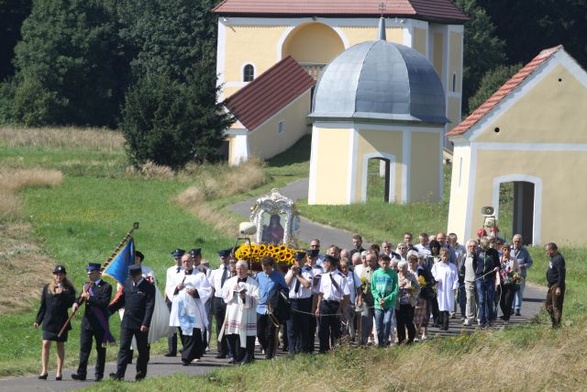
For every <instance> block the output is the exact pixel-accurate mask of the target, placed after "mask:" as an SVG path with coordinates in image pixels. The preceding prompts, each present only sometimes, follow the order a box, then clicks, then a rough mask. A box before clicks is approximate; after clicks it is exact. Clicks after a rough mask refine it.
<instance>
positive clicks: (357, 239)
mask: <svg viewBox="0 0 587 392" xmlns="http://www.w3.org/2000/svg"><path fill="white" fill-rule="evenodd" d="M364 250H365V249H364V248H363V237H361V235H359V234H355V235H353V249H351V251H350V256H351V257H353V254H355V253H356V252H359V253H361V252H362V251H364ZM336 257H337V258H338V256H336Z"/></svg>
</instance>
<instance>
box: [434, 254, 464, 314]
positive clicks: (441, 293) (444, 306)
mask: <svg viewBox="0 0 587 392" xmlns="http://www.w3.org/2000/svg"><path fill="white" fill-rule="evenodd" d="M432 276H434V279H436V281H437V282H439V283H438V285H437V286H436V299H437V301H438V310H440V311H441V312H454V305H455V290H456V289H458V288H459V274H458V271H457V267H456V266H455V265H454V264H453V263H448V264H446V263H444V262H439V263H435V264H434V265H433V266H432Z"/></svg>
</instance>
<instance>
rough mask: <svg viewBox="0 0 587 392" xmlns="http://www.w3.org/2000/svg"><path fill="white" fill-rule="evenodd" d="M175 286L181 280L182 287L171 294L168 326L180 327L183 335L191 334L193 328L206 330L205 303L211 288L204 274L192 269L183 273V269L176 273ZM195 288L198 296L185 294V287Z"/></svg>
mask: <svg viewBox="0 0 587 392" xmlns="http://www.w3.org/2000/svg"><path fill="white" fill-rule="evenodd" d="M177 275H178V277H177V280H176V286H177V285H178V284H179V283H181V282H183V284H184V286H185V287H184V288H183V289H181V290H180V291H179V292H178V293H177V294H175V295H174V296H173V302H172V304H171V312H170V314H169V326H170V327H180V328H181V331H182V333H183V334H184V335H187V336H192V332H193V329H194V328H198V329H201V330H202V333H204V331H205V330H206V326H207V325H208V316H207V314H206V308H205V307H204V305H205V303H206V302H207V301H208V299H209V298H210V294H211V288H210V284H209V283H208V279H207V278H206V275H204V274H203V273H201V272H196V270H195V269H194V270H193V273H192V274H191V275H185V273H184V271H181V272H180V273H178V274H177ZM190 288H192V289H196V290H197V291H198V296H199V298H194V297H192V296H191V295H189V294H187V289H190Z"/></svg>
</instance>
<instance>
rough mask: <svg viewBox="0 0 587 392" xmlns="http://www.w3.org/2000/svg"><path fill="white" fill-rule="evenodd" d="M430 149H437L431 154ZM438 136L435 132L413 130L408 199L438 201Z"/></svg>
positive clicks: (439, 159) (413, 200)
mask: <svg viewBox="0 0 587 392" xmlns="http://www.w3.org/2000/svg"><path fill="white" fill-rule="evenodd" d="M431 151H438V154H433V153H431ZM440 154H441V153H440V136H439V134H438V133H437V132H413V133H412V152H411V155H410V178H411V180H410V196H409V197H410V201H411V202H419V201H425V202H438V201H440V197H441V195H440V170H438V165H439V164H440V162H441V157H440Z"/></svg>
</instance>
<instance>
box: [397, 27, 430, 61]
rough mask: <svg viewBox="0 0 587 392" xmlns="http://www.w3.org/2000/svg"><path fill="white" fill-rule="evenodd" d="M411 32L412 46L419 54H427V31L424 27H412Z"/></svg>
mask: <svg viewBox="0 0 587 392" xmlns="http://www.w3.org/2000/svg"><path fill="white" fill-rule="evenodd" d="M412 34H413V38H412V48H413V49H416V50H417V51H418V52H420V54H421V55H423V56H428V53H427V52H428V45H427V42H428V31H427V30H426V29H419V28H414V30H413V32H412ZM400 43H401V42H400Z"/></svg>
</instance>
